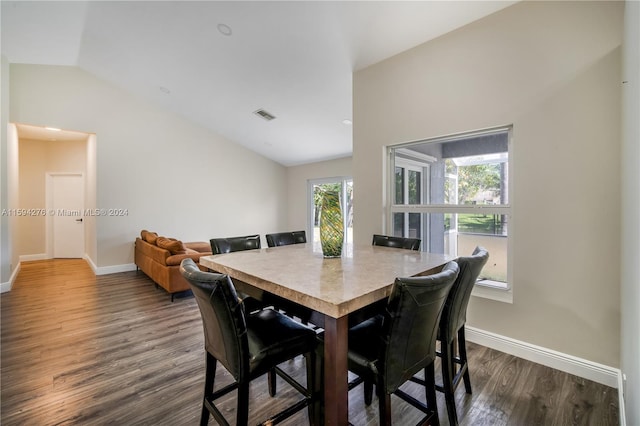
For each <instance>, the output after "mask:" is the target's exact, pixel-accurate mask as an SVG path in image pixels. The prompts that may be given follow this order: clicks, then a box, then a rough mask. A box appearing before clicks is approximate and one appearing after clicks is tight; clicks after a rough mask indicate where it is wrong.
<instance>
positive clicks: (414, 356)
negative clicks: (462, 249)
mask: <svg viewBox="0 0 640 426" xmlns="http://www.w3.org/2000/svg"><path fill="white" fill-rule="evenodd" d="M457 276H458V265H457V264H456V263H455V262H449V263H448V264H446V265H445V267H444V268H443V269H442V271H441V272H439V273H437V274H433V275H427V276H421V277H411V278H396V280H395V282H394V284H393V288H392V290H391V295H390V296H389V299H388V302H387V307H386V309H385V312H384V320H383V324H382V332H381V337H382V341H383V344H382V348H381V349H382V350H383V353H381V354H380V360H381V361H382V362H381V364H380V365H379V368H380V369H381V372H382V374H384V375H385V379H386V380H385V381H386V385H387V389H386V391H387V393H392V392H395V390H396V389H397V388H398V387H399V386H400V385H401V384H402V383H404V382H405V381H407V380H409V379H410V378H411V377H413V375H414V374H416V373H417V372H418V371H420V370H422V369H423V368H425V367H426V366H427V365H429V364H430V363H432V362H433V361H434V360H435V358H436V336H437V334H438V323H439V321H440V315H441V313H442V308H443V307H444V302H445V300H446V299H447V295H448V294H449V290H450V289H451V286H452V285H453V282H454V281H455V279H456V277H457Z"/></svg>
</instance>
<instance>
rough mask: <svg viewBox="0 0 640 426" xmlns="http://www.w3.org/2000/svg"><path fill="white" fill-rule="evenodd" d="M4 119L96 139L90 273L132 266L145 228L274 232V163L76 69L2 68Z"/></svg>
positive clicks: (191, 233) (192, 234) (281, 202)
mask: <svg viewBox="0 0 640 426" xmlns="http://www.w3.org/2000/svg"><path fill="white" fill-rule="evenodd" d="M10 120H11V121H13V122H20V123H25V124H34V125H47V126H54V127H59V128H63V129H72V130H77V131H84V132H88V133H95V135H96V150H97V164H96V165H95V167H96V168H97V182H96V183H97V190H96V195H97V200H96V204H97V207H98V208H103V209H127V210H128V215H126V216H120V217H98V218H97V219H96V222H97V226H96V232H97V235H96V239H97V255H96V257H97V258H96V259H94V261H95V262H96V264H97V266H98V267H99V268H100V267H109V266H117V265H126V264H131V263H132V262H133V241H134V239H135V237H136V236H137V235H139V233H140V230H142V229H148V230H152V231H156V232H158V233H159V234H161V235H165V236H169V237H175V238H178V239H181V240H183V241H208V240H209V239H210V238H212V237H217V236H230V235H242V234H248V233H261V234H264V233H265V232H268V231H271V230H272V229H278V228H283V227H284V226H285V224H286V223H287V219H286V215H285V214H281V213H282V212H281V211H279V208H278V206H286V205H287V197H286V172H285V168H284V167H282V166H281V165H279V164H277V163H275V162H273V161H270V160H268V159H266V158H264V157H262V156H259V155H257V154H255V153H253V152H251V151H249V150H247V149H245V148H243V147H241V146H240V145H237V144H234V143H231V142H229V141H227V140H225V139H224V138H222V137H221V136H219V135H217V134H214V133H212V132H210V131H208V130H206V129H204V128H202V127H200V126H198V125H195V124H192V123H191V122H189V121H186V120H185V119H183V118H181V117H179V116H176V115H175V114H172V113H169V112H166V111H164V110H162V109H160V108H158V107H156V106H154V105H152V104H149V103H147V102H145V101H143V100H141V99H139V98H136V97H134V96H131V95H129V94H127V93H126V92H124V91H122V90H119V89H117V88H115V87H113V86H111V85H109V84H108V83H105V82H104V81H102V80H99V79H97V78H95V77H93V76H91V75H90V74H88V73H86V72H84V71H82V70H80V69H79V68H76V67H61V66H40V65H21V64H12V65H11V98H10Z"/></svg>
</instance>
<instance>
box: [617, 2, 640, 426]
mask: <svg viewBox="0 0 640 426" xmlns="http://www.w3.org/2000/svg"><path fill="white" fill-rule="evenodd" d="M622 80H623V81H625V83H624V84H623V85H622V87H623V102H624V103H623V107H624V115H623V143H622V190H621V193H622V194H623V195H622V229H623V230H624V232H623V233H622V288H621V293H622V361H621V369H622V372H623V373H624V374H625V375H626V377H627V384H626V386H625V387H624V393H625V401H626V404H625V411H626V415H627V416H626V419H627V424H628V425H638V424H640V403H639V402H640V333H639V332H638V330H640V262H638V254H639V253H640V225H639V224H638V218H639V217H640V120H639V119H638V117H640V2H637V1H628V2H626V4H625V36H624V68H623V74H622Z"/></svg>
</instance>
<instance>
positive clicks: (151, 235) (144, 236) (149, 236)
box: [140, 229, 158, 244]
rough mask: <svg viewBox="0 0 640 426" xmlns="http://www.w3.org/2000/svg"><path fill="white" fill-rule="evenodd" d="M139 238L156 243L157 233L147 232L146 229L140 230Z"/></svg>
mask: <svg viewBox="0 0 640 426" xmlns="http://www.w3.org/2000/svg"><path fill="white" fill-rule="evenodd" d="M140 238H142V239H143V240H145V241H146V242H148V243H149V244H156V240H157V239H158V234H157V233H156V232H149V231H147V230H146V229H145V230H143V231H142V232H140Z"/></svg>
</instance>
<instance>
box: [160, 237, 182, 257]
mask: <svg viewBox="0 0 640 426" xmlns="http://www.w3.org/2000/svg"><path fill="white" fill-rule="evenodd" d="M156 245H157V246H158V247H160V248H163V249H165V250H169V252H170V253H171V254H172V255H173V254H185V253H186V252H187V249H186V248H185V247H184V244H182V241H180V240H176V239H175V238H165V237H158V239H157V240H156Z"/></svg>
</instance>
